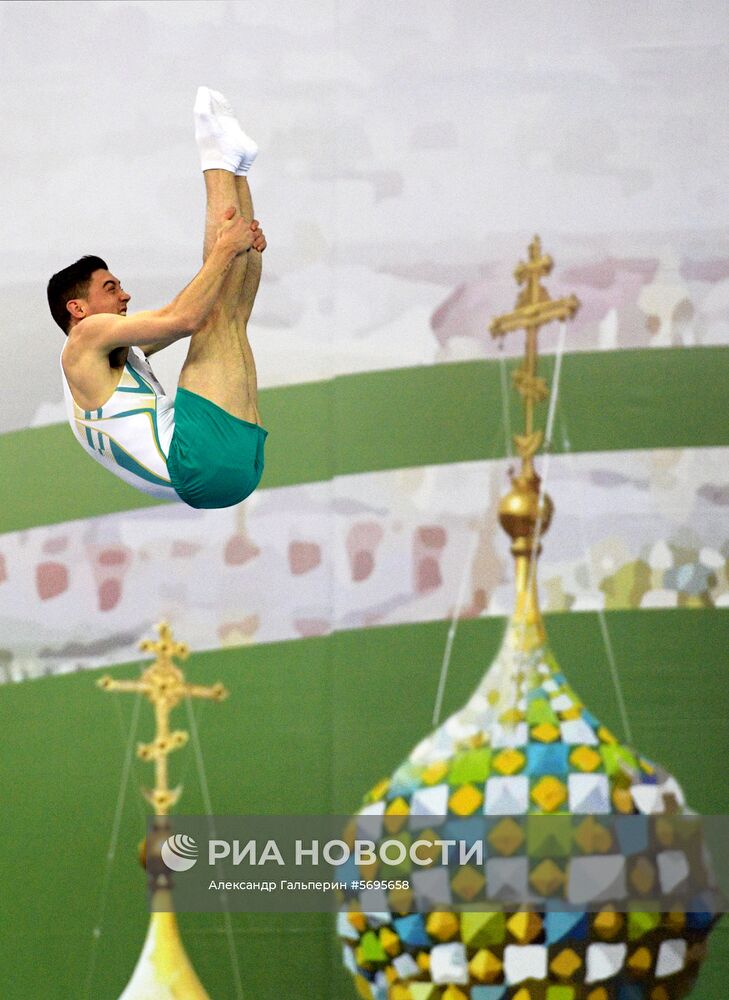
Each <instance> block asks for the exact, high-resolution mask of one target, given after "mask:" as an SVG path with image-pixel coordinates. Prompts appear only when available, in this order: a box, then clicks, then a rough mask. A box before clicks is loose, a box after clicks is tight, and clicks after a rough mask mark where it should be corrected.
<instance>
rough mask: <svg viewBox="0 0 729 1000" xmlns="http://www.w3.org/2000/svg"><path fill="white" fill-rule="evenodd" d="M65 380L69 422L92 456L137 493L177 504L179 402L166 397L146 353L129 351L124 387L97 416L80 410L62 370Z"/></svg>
mask: <svg viewBox="0 0 729 1000" xmlns="http://www.w3.org/2000/svg"><path fill="white" fill-rule="evenodd" d="M61 355H63V352H61ZM61 375H62V377H63V392H64V395H65V397H66V414H67V416H68V422H69V424H70V425H71V430H72V431H73V433H74V434H75V436H76V438H77V440H78V442H79V443H80V444H81V445H83V447H84V448H85V449H86V451H87V452H88V453H89V455H91V457H92V458H95V459H96V461H97V462H101V464H102V465H103V466H105V467H106V468H107V469H108V470H109V471H110V472H113V473H114V475H116V476H119V478H120V479H123V480H124V481H125V482H126V483H129V484H130V485H131V486H135V487H136V488H137V489H138V490H142V491H143V492H144V493H148V494H150V496H153V497H157V498H158V499H160V500H177V499H178V497H177V494H176V493H175V491H174V489H173V488H172V484H171V483H170V476H169V473H168V471H167V455H168V453H169V450H170V442H171V440H172V433H173V431H174V429H175V401H174V399H172V398H171V397H170V396H166V395H165V391H164V389H163V388H162V386H161V385H160V384H159V382H158V381H157V379H156V378H155V376H154V372H153V371H152V369H151V368H150V366H149V362H148V361H147V359H146V358H145V356H144V354H143V353H142V351H140V350H139V348H138V347H130V348H129V355H128V357H127V361H126V364H125V365H124V371H123V372H122V376H121V378H120V379H119V384H118V385H117V387H116V389H115V390H114V392H113V393H112V394H111V396H110V397H109V399H107V401H106V402H105V403H104V405H103V406H101V407H99V409H98V410H84V409H82V408H81V407H80V406H78V405H77V404H76V401H75V400H74V398H73V396H72V394H71V388H70V386H69V384H68V381H67V379H66V373H65V372H64V370H63V364H61Z"/></svg>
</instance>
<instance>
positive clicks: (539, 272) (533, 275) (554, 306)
mask: <svg viewBox="0 0 729 1000" xmlns="http://www.w3.org/2000/svg"><path fill="white" fill-rule="evenodd" d="M552 265H553V261H552V258H551V257H550V256H549V254H543V253H542V244H541V241H540V239H539V237H538V236H535V237H534V239H533V240H532V242H531V243H530V244H529V259H528V260H527V261H526V262H524V261H521V262H520V263H519V264H518V265H517V267H516V269H515V270H514V277H515V278H516V280H517V282H518V284H520V285H524V288H523V289H522V291H521V292H520V293H519V295H518V297H517V300H516V309H514V311H513V312H510V313H505V314H504V315H503V316H497V317H496V319H494V320H493V321H492V323H491V327H490V329H491V335H492V336H494V337H504V336H506V334H507V333H511V331H512V330H519V329H521V328H523V329H524V330H526V335H527V336H526V353H525V355H524V360H523V362H522V364H521V365H520V367H519V368H517V370H516V371H515V372H514V374H513V376H512V377H513V380H514V385H515V387H516V389H517V391H518V392H519V394H520V396H521V397H522V399H523V400H524V433H523V434H515V435H514V444H515V445H516V449H517V451H518V453H519V455H520V457H521V459H522V469H521V472H522V475H523V476H526V477H527V478H532V477H533V476H534V465H533V458H534V456H535V455H536V453H537V452H538V451H539V448H540V447H541V444H542V440H543V439H544V433H543V431H541V430H535V429H534V406H535V404H536V403H541V402H542V401H543V400H545V399H546V398H547V395H548V386H547V381H546V379H544V378H541V377H540V376H539V375H537V334H538V332H539V328H540V326H543V325H544V324H545V323H551V322H552V321H553V320H555V319H562V320H564V319H570V318H571V317H572V316H574V314H575V313H576V312H577V310H578V309H579V307H580V303H579V301H578V299H577V298H576V297H575V296H574V295H570V296H569V297H568V298H564V299H551V298H550V297H549V292H548V291H547V290H546V288H545V287H544V285H543V284H542V283H541V279H542V278H543V277H546V275H548V274H549V273H550V271H551V270H552Z"/></svg>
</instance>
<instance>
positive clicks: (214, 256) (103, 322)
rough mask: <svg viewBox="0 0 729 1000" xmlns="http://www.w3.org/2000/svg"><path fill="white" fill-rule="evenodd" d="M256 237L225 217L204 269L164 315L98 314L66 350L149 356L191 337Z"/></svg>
mask: <svg viewBox="0 0 729 1000" xmlns="http://www.w3.org/2000/svg"><path fill="white" fill-rule="evenodd" d="M255 238H256V233H255V232H254V230H252V229H251V226H250V224H249V223H247V222H245V221H244V220H243V219H242V218H241V217H240V215H238V214H237V213H236V212H235V210H234V209H232V208H231V209H228V210H227V211H226V212H225V214H224V217H223V220H222V223H221V226H220V229H219V230H218V237H217V239H216V241H215V244H214V246H213V249H212V251H211V252H210V254H209V256H208V258H207V260H206V261H205V263H204V264H203V266H202V268H201V269H200V270H199V271H198V273H197V274H196V275H195V277H194V278H193V279H192V281H191V282H190V284H189V285H187V287H186V288H184V289H183V290H182V291H181V292H180V294H179V295H177V296H176V297H175V298H174V299H173V300H172V302H170V303H169V305H166V306H163V308H162V309H156V310H150V311H147V312H140V313H136V314H135V315H133V316H116V315H114V314H112V313H96V314H95V315H93V316H88V317H87V318H86V319H83V320H81V322H80V323H78V324H77V325H76V326H75V327H74V328H73V330H72V331H71V333H70V334H69V338H68V348H70V349H71V350H73V348H74V346H76V347H83V349H84V350H94V351H98V352H99V353H100V354H105V355H108V354H110V353H111V351H113V350H114V349H115V348H117V347H132V346H138V347H141V348H142V350H144V351H145V353H147V351H149V353H152V352H153V350H160V349H161V348H163V347H167V345H168V344H172V343H174V342H175V341H176V340H181V339H182V338H183V337H189V336H191V335H193V334H194V333H195V332H196V331H197V330H199V329H200V327H201V326H202V325H203V323H204V322H205V319H206V318H207V316H208V314H209V313H210V310H211V309H212V307H213V305H214V304H215V301H216V299H217V297H218V295H219V293H220V289H221V288H222V285H223V280H224V278H225V275H226V272H227V271H228V268H229V267H230V265H231V264H232V262H233V260H234V259H235V257H236V256H237V255H238V254H240V253H245V252H246V251H247V250H249V249H250V248H251V246H253V243H254V240H255Z"/></svg>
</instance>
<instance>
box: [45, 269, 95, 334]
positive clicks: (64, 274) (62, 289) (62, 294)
mask: <svg viewBox="0 0 729 1000" xmlns="http://www.w3.org/2000/svg"><path fill="white" fill-rule="evenodd" d="M108 270H109V268H108V267H107V266H106V261H103V260H102V259H101V257H94V256H92V255H87V256H86V257H81V258H80V260H77V261H76V262H75V263H74V264H69V266H68V267H64V269H63V270H62V271H59V272H58V274H54V275H53V277H52V278H51V280H50V281H49V282H48V305H49V307H50V310H51V316H53V318H54V320H55V321H56V323H58V325H59V326H60V328H61V329H62V330H63V332H64V333H66V334H67V333H68V327H69V324H70V322H71V314H70V313H69V311H68V309H66V303H67V302H70V301H71V299H82V298H83V297H84V296H85V295H86V293H87V292H88V290H89V282H90V281H91V275H92V274H93V273H94V271H108Z"/></svg>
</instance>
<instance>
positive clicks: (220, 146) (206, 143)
mask: <svg viewBox="0 0 729 1000" xmlns="http://www.w3.org/2000/svg"><path fill="white" fill-rule="evenodd" d="M194 115H195V140H196V142H197V145H198V149H199V150H200V165H201V167H202V169H203V170H228V171H230V173H233V174H237V175H238V176H239V177H243V176H245V175H246V174H247V173H248V171H249V169H250V167H251V165H252V164H253V161H254V160H255V158H256V155H257V153H258V146H257V145H256V144H255V142H254V141H253V140H252V139H251V138H250V137H249V136H247V135H246V134H245V132H244V131H243V130H242V129H241V127H240V125H239V124H238V121H237V119H236V117H235V115H234V114H233V109H232V108H231V106H230V104H228V102H227V101H226V99H225V98H224V97H223V95H222V94H220V93H218V92H217V91H215V90H210V88H209V87H199V88H198V92H197V97H196V99H195V108H194Z"/></svg>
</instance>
